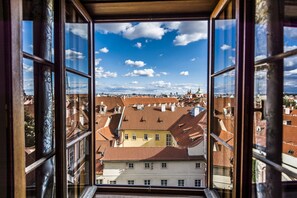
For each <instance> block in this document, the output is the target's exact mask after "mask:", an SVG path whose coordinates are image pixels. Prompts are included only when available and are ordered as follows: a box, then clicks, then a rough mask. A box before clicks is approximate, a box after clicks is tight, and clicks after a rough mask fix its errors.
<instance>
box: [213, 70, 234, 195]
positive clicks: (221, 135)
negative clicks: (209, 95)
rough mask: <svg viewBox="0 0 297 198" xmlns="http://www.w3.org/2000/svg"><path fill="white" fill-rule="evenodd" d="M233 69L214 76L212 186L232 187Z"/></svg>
mask: <svg viewBox="0 0 297 198" xmlns="http://www.w3.org/2000/svg"><path fill="white" fill-rule="evenodd" d="M234 74H235V71H234V70H232V71H230V72H227V73H224V74H222V75H220V76H218V77H215V78H214V98H213V105H214V107H213V108H214V109H213V111H212V112H213V118H212V119H213V124H212V127H213V128H212V129H211V131H212V138H211V153H212V154H211V157H212V163H213V164H212V166H211V168H212V172H213V175H212V186H211V187H212V188H216V189H226V191H228V190H232V189H233V158H234V153H233V146H234V145H233V144H234V139H233V138H234V133H235V128H234V124H235V123H234V120H235V114H234V113H235V76H234ZM219 191H220V192H221V190H219Z"/></svg>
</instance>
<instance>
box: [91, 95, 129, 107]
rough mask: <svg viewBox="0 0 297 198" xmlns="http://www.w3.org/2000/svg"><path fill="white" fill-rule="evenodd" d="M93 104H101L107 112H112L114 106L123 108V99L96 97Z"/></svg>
mask: <svg viewBox="0 0 297 198" xmlns="http://www.w3.org/2000/svg"><path fill="white" fill-rule="evenodd" d="M95 102H96V103H95V104H96V106H97V105H101V103H103V104H104V105H106V106H107V111H112V110H113V109H114V107H115V106H117V105H119V106H121V107H123V106H124V103H123V98H121V97H115V96H106V97H103V96H102V97H96V99H95Z"/></svg>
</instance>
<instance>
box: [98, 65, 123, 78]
mask: <svg viewBox="0 0 297 198" xmlns="http://www.w3.org/2000/svg"><path fill="white" fill-rule="evenodd" d="M95 75H96V78H116V77H117V76H118V74H117V73H116V72H110V71H107V72H105V71H104V69H103V67H95Z"/></svg>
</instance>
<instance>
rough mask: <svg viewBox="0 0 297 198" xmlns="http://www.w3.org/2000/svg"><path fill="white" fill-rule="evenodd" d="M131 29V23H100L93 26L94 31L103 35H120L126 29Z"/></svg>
mask: <svg viewBox="0 0 297 198" xmlns="http://www.w3.org/2000/svg"><path fill="white" fill-rule="evenodd" d="M130 27H132V24H131V23H102V24H97V25H96V26H95V29H96V31H98V32H101V33H103V34H108V33H113V34H121V33H123V32H124V31H126V30H127V29H128V28H130Z"/></svg>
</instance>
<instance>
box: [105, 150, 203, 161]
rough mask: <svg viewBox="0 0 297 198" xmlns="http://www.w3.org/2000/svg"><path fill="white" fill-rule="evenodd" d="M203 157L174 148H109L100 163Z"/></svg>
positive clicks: (184, 159) (183, 159)
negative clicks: (190, 154)
mask: <svg viewBox="0 0 297 198" xmlns="http://www.w3.org/2000/svg"><path fill="white" fill-rule="evenodd" d="M202 159H204V158H203V156H189V155H188V149H181V148H176V147H109V148H106V150H105V152H104V155H103V157H102V158H101V160H102V161H186V160H202Z"/></svg>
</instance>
